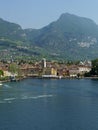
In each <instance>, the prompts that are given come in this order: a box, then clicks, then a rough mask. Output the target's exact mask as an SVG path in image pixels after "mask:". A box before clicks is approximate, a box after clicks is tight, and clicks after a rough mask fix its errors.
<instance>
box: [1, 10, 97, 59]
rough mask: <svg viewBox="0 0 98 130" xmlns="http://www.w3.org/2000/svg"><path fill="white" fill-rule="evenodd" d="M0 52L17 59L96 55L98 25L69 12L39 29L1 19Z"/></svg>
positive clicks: (91, 57) (71, 57)
mask: <svg viewBox="0 0 98 130" xmlns="http://www.w3.org/2000/svg"><path fill="white" fill-rule="evenodd" d="M0 56H1V57H2V58H8V57H12V56H13V57H14V58H16V59H21V58H22V59H23V58H24V59H26V58H27V59H41V58H42V57H45V58H47V59H57V60H66V59H67V60H85V59H95V58H98V25H97V24H96V23H95V22H94V21H93V20H91V19H89V18H84V17H80V16H76V15H73V14H69V13H64V14H62V15H61V16H60V17H59V19H58V20H56V21H54V22H52V23H50V24H49V25H47V26H45V27H43V28H41V29H22V28H21V26H20V25H17V24H14V23H10V22H7V21H4V20H3V19H0Z"/></svg>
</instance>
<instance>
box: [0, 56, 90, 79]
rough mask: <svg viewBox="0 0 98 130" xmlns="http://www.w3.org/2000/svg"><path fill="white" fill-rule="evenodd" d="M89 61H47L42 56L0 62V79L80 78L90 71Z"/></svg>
mask: <svg viewBox="0 0 98 130" xmlns="http://www.w3.org/2000/svg"><path fill="white" fill-rule="evenodd" d="M91 68H92V63H91V61H84V62H83V61H80V62H78V63H77V64H75V63H62V62H55V61H51V62H50V61H47V60H46V59H45V58H43V59H42V60H41V61H36V62H29V63H27V62H24V61H20V62H15V61H9V62H4V61H1V62H0V80H1V81H7V80H15V78H17V79H18V80H19V79H22V78H27V77H37V78H81V77H84V74H85V73H88V72H90V71H91Z"/></svg>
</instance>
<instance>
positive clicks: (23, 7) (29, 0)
mask: <svg viewBox="0 0 98 130" xmlns="http://www.w3.org/2000/svg"><path fill="white" fill-rule="evenodd" d="M66 12H67V13H70V14H75V15H78V16H81V17H87V18H91V19H92V20H94V21H95V22H96V24H98V0H0V18H2V19H4V20H6V21H9V22H13V23H17V24H19V25H20V26H21V27H22V28H23V29H25V28H33V29H39V28H42V27H44V26H46V25H48V24H50V23H51V22H53V21H56V20H57V19H58V18H59V17H60V15H61V14H63V13H66Z"/></svg>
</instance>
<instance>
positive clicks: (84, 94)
mask: <svg viewBox="0 0 98 130" xmlns="http://www.w3.org/2000/svg"><path fill="white" fill-rule="evenodd" d="M0 130H98V80H90V79H80V80H78V79H71V80H70V79H25V80H22V81H20V82H8V83H3V85H2V86H0Z"/></svg>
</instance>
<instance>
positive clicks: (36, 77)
mask: <svg viewBox="0 0 98 130" xmlns="http://www.w3.org/2000/svg"><path fill="white" fill-rule="evenodd" d="M28 78H32V79H59V80H60V79H78V80H79V79H95V80H97V79H98V77H79V78H78V77H61V78H59V77H42V76H25V77H22V78H16V79H15V80H13V81H11V80H10V79H8V80H0V83H5V82H19V81H21V80H24V79H28Z"/></svg>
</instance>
